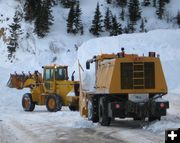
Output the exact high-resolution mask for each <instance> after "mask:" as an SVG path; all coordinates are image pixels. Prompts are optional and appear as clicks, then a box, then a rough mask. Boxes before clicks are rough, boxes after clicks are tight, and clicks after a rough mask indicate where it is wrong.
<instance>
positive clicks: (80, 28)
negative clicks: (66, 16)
mask: <svg viewBox="0 0 180 143" xmlns="http://www.w3.org/2000/svg"><path fill="white" fill-rule="evenodd" d="M81 14H82V12H81V9H80V3H79V1H77V2H76V5H75V20H74V28H75V29H74V34H76V33H78V32H80V33H81V34H83V24H82V20H81Z"/></svg>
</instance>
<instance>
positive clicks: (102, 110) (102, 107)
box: [99, 97, 111, 126]
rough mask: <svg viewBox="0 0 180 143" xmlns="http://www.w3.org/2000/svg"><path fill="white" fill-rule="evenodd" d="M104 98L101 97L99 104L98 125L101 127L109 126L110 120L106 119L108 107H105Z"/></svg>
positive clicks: (105, 100) (105, 101)
mask: <svg viewBox="0 0 180 143" xmlns="http://www.w3.org/2000/svg"><path fill="white" fill-rule="evenodd" d="M107 105H108V103H107V99H106V97H101V98H100V102H99V123H100V124H101V125H102V126H109V125H110V123H111V118H110V117H108V107H107Z"/></svg>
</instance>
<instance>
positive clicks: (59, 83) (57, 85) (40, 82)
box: [8, 65, 79, 108]
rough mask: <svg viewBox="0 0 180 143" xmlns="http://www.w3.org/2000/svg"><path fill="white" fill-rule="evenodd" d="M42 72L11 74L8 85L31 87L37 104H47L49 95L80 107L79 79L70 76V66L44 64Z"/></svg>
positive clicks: (19, 87) (12, 86) (66, 104)
mask: <svg viewBox="0 0 180 143" xmlns="http://www.w3.org/2000/svg"><path fill="white" fill-rule="evenodd" d="M43 69H44V73H43V77H42V74H41V73H39V72H37V71H35V73H34V74H32V75H31V74H29V75H25V74H24V75H23V74H21V75H18V74H11V76H10V80H9V81H8V86H9V87H11V88H17V89H23V88H30V92H31V95H32V101H33V102H34V103H35V104H36V105H45V104H46V99H47V97H48V96H49V95H58V96H60V97H61V100H62V105H63V106H74V107H76V108H77V107H78V104H79V103H78V101H79V97H78V96H79V81H74V80H73V81H72V80H69V78H68V67H67V66H57V65H50V66H44V67H43Z"/></svg>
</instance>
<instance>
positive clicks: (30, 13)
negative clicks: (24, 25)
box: [24, 0, 41, 21]
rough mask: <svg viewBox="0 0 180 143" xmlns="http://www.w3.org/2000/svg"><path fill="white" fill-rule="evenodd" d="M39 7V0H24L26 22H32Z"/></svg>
mask: <svg viewBox="0 0 180 143" xmlns="http://www.w3.org/2000/svg"><path fill="white" fill-rule="evenodd" d="M40 7H41V0H26V1H25V5H24V11H25V20H26V21H28V20H29V21H32V20H34V19H35V18H36V17H37V15H38V13H39V9H40Z"/></svg>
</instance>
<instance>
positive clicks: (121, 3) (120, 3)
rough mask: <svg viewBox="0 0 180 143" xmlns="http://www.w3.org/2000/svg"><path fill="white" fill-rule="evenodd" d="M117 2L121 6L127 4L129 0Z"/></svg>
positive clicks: (118, 0)
mask: <svg viewBox="0 0 180 143" xmlns="http://www.w3.org/2000/svg"><path fill="white" fill-rule="evenodd" d="M116 2H117V4H118V5H119V6H121V7H125V6H126V5H127V0H116Z"/></svg>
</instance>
